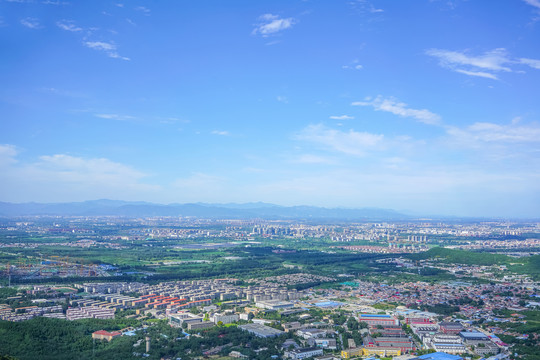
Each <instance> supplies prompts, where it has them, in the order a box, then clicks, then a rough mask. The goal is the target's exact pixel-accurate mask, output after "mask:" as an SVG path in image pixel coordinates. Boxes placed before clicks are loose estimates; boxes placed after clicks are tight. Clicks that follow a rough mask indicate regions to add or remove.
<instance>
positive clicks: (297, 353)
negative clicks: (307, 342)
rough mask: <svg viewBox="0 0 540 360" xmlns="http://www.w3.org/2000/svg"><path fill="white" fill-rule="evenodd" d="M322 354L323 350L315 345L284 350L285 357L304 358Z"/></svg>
mask: <svg viewBox="0 0 540 360" xmlns="http://www.w3.org/2000/svg"><path fill="white" fill-rule="evenodd" d="M322 354H323V350H322V349H320V348H316V347H309V348H300V349H293V350H289V351H285V357H286V358H289V359H306V358H310V357H314V356H319V355H322Z"/></svg>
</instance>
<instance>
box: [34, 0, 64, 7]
mask: <svg viewBox="0 0 540 360" xmlns="http://www.w3.org/2000/svg"><path fill="white" fill-rule="evenodd" d="M41 3H42V4H44V5H55V6H58V5H69V2H68V1H51V0H45V1H42V2H41Z"/></svg>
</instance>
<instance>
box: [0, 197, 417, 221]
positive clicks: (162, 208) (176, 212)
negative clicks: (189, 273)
mask: <svg viewBox="0 0 540 360" xmlns="http://www.w3.org/2000/svg"><path fill="white" fill-rule="evenodd" d="M40 215H42V216H125V217H143V216H194V217H206V218H235V219H236V218H251V219H254V218H261V219H310V220H316V219H321V220H322V219H334V220H339V219H342V220H408V219H412V218H413V217H412V216H409V215H406V214H402V213H400V212H397V211H395V210H391V209H381V208H326V207H317V206H307V205H298V206H281V205H275V204H270V203H263V202H251V203H240V204H238V203H226V204H217V203H186V204H178V203H173V204H157V203H150V202H141V201H122V200H109V199H99V200H88V201H81V202H67V203H36V202H28V203H10V202H0V216H4V217H15V216H40Z"/></svg>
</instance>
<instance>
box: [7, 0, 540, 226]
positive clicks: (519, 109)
mask: <svg viewBox="0 0 540 360" xmlns="http://www.w3.org/2000/svg"><path fill="white" fill-rule="evenodd" d="M0 14H1V15H0V39H1V43H2V49H3V56H2V57H1V58H0V66H1V68H2V69H3V71H2V81H1V85H0V115H1V116H2V119H3V121H1V122H0V189H1V190H0V201H6V202H15V203H24V202H31V201H34V202H41V203H50V202H77V201H86V200H89V199H121V200H124V201H148V202H153V203H162V204H168V203H169V204H170V203H196V202H204V203H248V202H259V201H260V202H266V203H272V204H278V205H282V206H294V205H308V206H321V207H327V208H336V207H342V208H370V207H372V208H382V209H394V210H396V211H404V210H403V209H407V210H406V211H411V212H414V213H417V214H441V215H453V216H472V217H509V218H538V217H539V214H540V156H539V154H540V102H539V100H538V98H539V97H538V94H540V48H539V47H538V46H537V41H538V39H539V38H540V22H538V19H539V18H540V3H539V2H538V1H534V0H515V1H508V2H500V3H497V4H496V6H493V4H491V3H490V2H487V1H485V2H483V1H477V2H471V1H459V0H456V1H430V0H425V1H418V2H414V3H409V2H395V1H376V0H372V1H369V0H356V1H355V0H343V1H332V2H324V1H302V0H298V1H258V2H250V1H236V0H233V1H227V2H217V1H216V2H205V3H204V4H203V3H200V2H195V3H192V2H190V3H187V2H176V1H171V2H167V1H166V2H161V3H150V2H149V3H145V2H142V1H135V2H121V1H118V2H109V1H92V2H69V1H37V0H36V1H32V0H3V1H2V0H0Z"/></svg>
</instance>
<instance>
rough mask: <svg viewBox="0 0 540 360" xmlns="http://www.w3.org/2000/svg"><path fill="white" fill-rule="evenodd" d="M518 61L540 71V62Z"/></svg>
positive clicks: (532, 60) (531, 60) (534, 60)
mask: <svg viewBox="0 0 540 360" xmlns="http://www.w3.org/2000/svg"><path fill="white" fill-rule="evenodd" d="M539 1H540V0H539ZM519 61H520V62H521V63H522V64H525V65H529V66H530V67H532V68H534V69H539V70H540V60H536V59H527V58H521V59H519Z"/></svg>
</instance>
